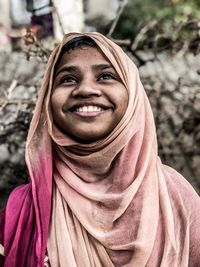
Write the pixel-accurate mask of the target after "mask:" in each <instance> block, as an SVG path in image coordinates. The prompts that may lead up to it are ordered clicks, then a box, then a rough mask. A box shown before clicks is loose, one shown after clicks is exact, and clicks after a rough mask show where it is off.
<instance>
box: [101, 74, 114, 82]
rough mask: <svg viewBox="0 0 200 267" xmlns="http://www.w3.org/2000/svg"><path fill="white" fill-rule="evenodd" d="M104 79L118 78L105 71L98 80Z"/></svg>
mask: <svg viewBox="0 0 200 267" xmlns="http://www.w3.org/2000/svg"><path fill="white" fill-rule="evenodd" d="M104 80H116V78H115V77H114V75H112V74H109V73H105V74H102V75H100V77H99V78H98V81H104Z"/></svg>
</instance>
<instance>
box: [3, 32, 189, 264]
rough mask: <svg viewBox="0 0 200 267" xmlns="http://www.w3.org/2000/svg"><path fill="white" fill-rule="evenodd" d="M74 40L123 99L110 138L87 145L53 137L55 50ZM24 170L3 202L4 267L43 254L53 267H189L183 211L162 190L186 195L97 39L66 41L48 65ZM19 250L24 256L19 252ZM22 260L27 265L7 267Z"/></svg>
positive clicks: (121, 57)
mask: <svg viewBox="0 0 200 267" xmlns="http://www.w3.org/2000/svg"><path fill="white" fill-rule="evenodd" d="M82 35H84V36H88V37H90V38H91V39H93V40H94V41H95V43H96V44H97V46H98V47H99V49H100V50H101V51H102V53H103V54H104V55H105V56H106V58H108V59H109V61H110V63H111V64H112V65H113V67H114V69H115V70H116V72H117V73H118V75H119V77H120V79H121V81H122V83H123V84H124V86H125V88H126V89H127V92H128V96H129V102H128V106H127V109H126V112H125V114H124V116H123V118H122V119H121V121H120V122H119V124H118V125H117V126H116V127H115V129H114V130H113V131H112V132H111V133H110V134H109V135H108V136H107V137H105V138H103V139H101V140H98V141H96V142H93V143H90V144H83V143H79V142H77V141H75V140H73V139H71V138H70V137H69V136H68V135H67V134H66V133H64V132H62V131H61V130H60V129H58V128H57V127H56V125H55V123H54V119H53V116H52V113H51V103H50V99H51V92H52V87H53V77H54V69H55V65H56V62H57V61H58V59H59V56H60V53H61V51H62V48H63V46H64V45H65V44H66V43H67V42H69V41H70V40H72V39H73V38H75V37H78V36H82ZM26 163H27V167H28V170H29V174H30V179H31V183H30V184H29V185H27V186H21V187H20V188H19V189H17V190H16V191H14V192H13V194H12V197H11V198H10V199H11V200H10V201H8V207H7V210H8V211H7V213H9V210H14V209H15V208H16V207H15V203H16V202H15V200H17V201H18V206H19V203H20V205H21V206H20V207H21V209H20V210H19V208H17V211H16V212H15V213H14V215H13V216H14V221H15V223H14V222H11V223H10V225H9V227H7V229H8V230H7V232H6V234H5V236H6V237H5V244H4V245H5V253H7V261H6V264H5V266H9V267H10V266H31V267H32V266H38V267H41V266H43V262H44V258H45V254H46V252H47V253H48V256H49V259H50V264H51V266H52V267H63V266H70V267H80V266H81V267H100V266H104V267H113V266H117V267H121V266H127V267H128V266H137V267H144V266H151V267H155V266H163V267H164V266H165V267H166V266H182V267H187V266H188V260H189V217H190V216H189V211H188V210H187V209H186V208H185V206H184V201H183V200H182V197H181V195H180V194H179V193H178V194H177V191H176V190H174V187H173V186H171V185H170V184H171V182H169V181H171V177H172V176H173V177H174V179H175V180H179V183H180V184H181V183H182V184H184V185H183V187H184V186H185V187H187V186H188V185H185V182H181V179H182V178H181V179H180V175H179V174H177V173H176V172H174V171H172V170H169V169H167V168H166V167H165V166H164V165H162V163H161V161H160V159H159V157H158V155H157V139H156V131H155V124H154V119H153V115H152V110H151V107H150V104H149V101H148V99H147V96H146V93H145V91H144V89H143V86H142V84H141V81H140V78H139V74H138V70H137V68H136V66H135V65H134V63H133V62H132V61H131V60H130V59H129V58H128V56H127V55H126V54H125V53H124V52H123V51H122V49H121V48H120V47H119V46H117V45H116V44H115V43H114V42H112V41H111V40H109V39H107V38H106V37H105V36H103V35H101V34H100V33H85V34H79V33H71V34H67V35H65V36H64V38H63V41H62V42H61V43H60V44H59V45H58V46H57V47H56V48H55V50H54V51H53V53H52V55H51V56H50V59H49V62H48V64H47V68H46V72H45V75H44V79H43V82H42V86H41V89H40V92H39V96H38V100H37V103H36V108H35V112H34V116H33V119H32V122H31V125H30V129H29V133H28V139H27V145H26ZM172 174H173V175H172ZM172 183H173V181H172ZM19 196H20V197H19ZM19 198H20V200H19ZM177 207H179V208H178V209H177ZM7 216H8V215H7ZM20 242H23V244H24V247H25V249H24V251H19V248H21V249H22V246H20V244H19V243H20ZM28 244H29V246H28ZM16 246H17V247H18V249H16ZM46 249H47V251H46ZM6 251H7V252H6ZM20 253H21V254H23V255H25V256H22V257H21V258H20V259H17V260H16V259H15V260H16V262H17V263H16V265H9V264H10V263H11V262H12V258H13V256H16V255H19V254H20ZM25 263H26V264H27V263H28V265H26V264H25ZM18 264H19V265H18ZM20 264H21V265H20ZM23 264H25V265H23Z"/></svg>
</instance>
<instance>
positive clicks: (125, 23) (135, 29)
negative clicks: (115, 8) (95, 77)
mask: <svg viewBox="0 0 200 267" xmlns="http://www.w3.org/2000/svg"><path fill="white" fill-rule="evenodd" d="M199 19H200V2H199V1H198V0H189V1H186V0H185V1H184V0H162V1H161V0H129V2H128V3H127V5H126V7H125V9H124V11H123V13H122V15H121V17H120V20H119V22H118V24H117V27H116V29H115V31H114V33H113V37H114V38H116V39H126V38H128V39H132V40H133V39H135V38H136V36H137V35H138V33H139V32H140V31H141V29H142V28H143V27H146V25H148V24H149V23H151V22H152V21H157V24H156V27H154V28H153V29H150V30H149V31H148V32H147V37H148V38H146V41H145V42H143V43H142V46H143V48H144V47H145V46H146V47H151V46H152V43H153V41H152V38H154V37H155V35H158V34H160V35H165V36H171V35H173V34H174V33H175V31H176V29H177V28H178V27H179V25H180V24H184V23H185V22H186V21H189V20H197V21H198V20H199ZM190 33H191V27H183V29H182V31H181V35H182V38H188V36H189V35H190ZM162 42H163V40H161V45H162Z"/></svg>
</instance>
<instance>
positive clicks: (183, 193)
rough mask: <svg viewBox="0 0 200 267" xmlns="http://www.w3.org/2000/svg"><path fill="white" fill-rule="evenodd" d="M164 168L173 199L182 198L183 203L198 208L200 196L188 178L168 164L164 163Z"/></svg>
mask: <svg viewBox="0 0 200 267" xmlns="http://www.w3.org/2000/svg"><path fill="white" fill-rule="evenodd" d="M163 170H164V174H165V179H166V184H167V188H168V191H169V195H170V196H171V197H172V198H173V199H179V200H181V201H182V204H185V206H188V208H191V207H195V209H196V208H197V206H198V207H199V208H200V197H199V195H198V194H197V191H195V189H194V188H193V186H192V185H191V184H190V183H189V182H188V180H186V179H185V178H184V177H183V176H182V175H181V174H180V173H179V172H177V171H176V170H174V169H173V168H171V167H169V166H167V165H163ZM196 190H198V189H197V188H196Z"/></svg>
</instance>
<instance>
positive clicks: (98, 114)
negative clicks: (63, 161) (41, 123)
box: [51, 45, 128, 143]
mask: <svg viewBox="0 0 200 267" xmlns="http://www.w3.org/2000/svg"><path fill="white" fill-rule="evenodd" d="M127 105H128V93H127V90H126V88H125V87H124V85H123V84H122V82H121V80H120V78H119V76H118V74H117V73H116V71H115V69H114V68H113V66H112V65H111V63H110V62H109V61H108V59H107V58H106V57H105V56H104V55H103V53H102V52H101V51H100V49H99V48H97V47H90V46H85V45H84V46H81V47H76V48H75V49H74V50H72V51H70V52H69V53H67V52H66V53H64V54H63V55H62V57H61V58H60V60H59V62H58V64H57V66H56V70H55V76H54V83H53V91H52V96H51V108H52V114H53V119H54V123H55V124H56V125H57V126H58V127H59V128H60V129H61V130H62V131H63V132H65V133H66V134H68V135H69V136H71V137H72V138H73V139H75V140H77V141H79V142H82V143H91V142H94V141H97V140H99V139H101V138H103V137H105V136H107V135H108V134H109V133H110V132H111V131H112V130H113V129H114V128H115V127H116V125H117V124H118V123H119V121H120V120H121V118H122V117H123V115H124V113H125V111H126V108H127Z"/></svg>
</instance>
